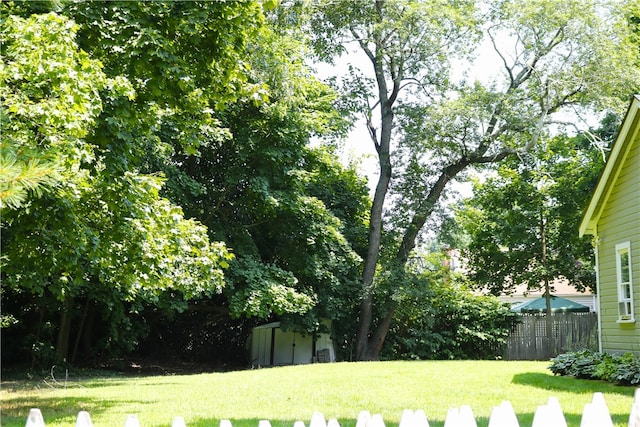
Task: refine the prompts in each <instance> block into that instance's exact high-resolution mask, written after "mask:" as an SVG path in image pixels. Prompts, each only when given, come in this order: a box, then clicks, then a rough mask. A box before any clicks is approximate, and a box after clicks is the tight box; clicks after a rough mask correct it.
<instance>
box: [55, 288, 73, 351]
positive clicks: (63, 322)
mask: <svg viewBox="0 0 640 427" xmlns="http://www.w3.org/2000/svg"><path fill="white" fill-rule="evenodd" d="M72 309H73V298H71V297H70V296H67V297H65V299H64V302H63V304H62V314H61V315H60V329H58V339H57V340H56V359H57V361H58V362H63V361H66V359H67V355H68V354H69V341H70V337H71V320H72V316H73V311H72Z"/></svg>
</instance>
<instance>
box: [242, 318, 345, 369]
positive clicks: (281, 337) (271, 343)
mask: <svg viewBox="0 0 640 427" xmlns="http://www.w3.org/2000/svg"><path fill="white" fill-rule="evenodd" d="M335 360H336V355H335V350H334V347H333V341H332V340H331V337H330V335H329V334H327V333H322V334H320V335H319V336H318V337H316V339H314V338H313V337H312V336H311V335H310V334H306V335H302V334H300V333H296V332H293V331H287V332H284V331H283V330H282V329H280V322H272V323H267V324H266V325H260V326H257V327H255V328H253V330H252V331H251V365H253V366H278V365H302V364H307V363H316V362H335Z"/></svg>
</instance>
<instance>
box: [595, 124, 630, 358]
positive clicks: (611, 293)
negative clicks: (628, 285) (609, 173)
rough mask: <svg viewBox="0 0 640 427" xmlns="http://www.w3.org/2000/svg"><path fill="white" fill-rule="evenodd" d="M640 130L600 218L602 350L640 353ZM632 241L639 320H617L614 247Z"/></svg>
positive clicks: (599, 263) (598, 252)
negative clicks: (627, 321)
mask: <svg viewBox="0 0 640 427" xmlns="http://www.w3.org/2000/svg"><path fill="white" fill-rule="evenodd" d="M639 140H640V133H637V134H636V136H635V141H634V143H632V144H631V148H630V150H631V151H630V153H629V156H628V157H627V159H626V162H625V163H624V164H623V165H622V167H621V169H620V175H619V176H618V179H617V180H616V181H615V184H614V186H613V188H612V189H611V194H610V196H609V199H608V202H607V205H606V206H605V208H604V210H603V212H602V215H601V217H600V219H599V221H598V248H597V255H598V266H599V303H600V307H599V310H598V311H599V312H600V314H601V316H602V317H601V328H602V330H601V337H602V350H603V351H606V352H624V351H633V352H637V353H640V142H639ZM626 241H630V242H631V265H632V280H633V292H634V315H635V319H636V323H619V322H618V288H617V271H616V258H615V246H616V244H618V243H623V242H626Z"/></svg>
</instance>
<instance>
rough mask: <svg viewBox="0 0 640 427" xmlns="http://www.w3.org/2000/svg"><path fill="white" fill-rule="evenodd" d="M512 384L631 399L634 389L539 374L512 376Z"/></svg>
mask: <svg viewBox="0 0 640 427" xmlns="http://www.w3.org/2000/svg"><path fill="white" fill-rule="evenodd" d="M512 382H513V383H514V384H521V385H528V386H532V387H536V388H540V389H543V390H556V391H562V392H567V393H576V394H585V393H595V392H602V393H607V394H618V395H620V396H625V397H633V393H634V391H635V388H634V387H625V386H619V385H615V384H611V383H607V382H604V381H594V380H583V379H578V378H573V377H563V376H554V375H550V374H543V373H539V372H527V373H522V374H516V375H514V376H513V380H512Z"/></svg>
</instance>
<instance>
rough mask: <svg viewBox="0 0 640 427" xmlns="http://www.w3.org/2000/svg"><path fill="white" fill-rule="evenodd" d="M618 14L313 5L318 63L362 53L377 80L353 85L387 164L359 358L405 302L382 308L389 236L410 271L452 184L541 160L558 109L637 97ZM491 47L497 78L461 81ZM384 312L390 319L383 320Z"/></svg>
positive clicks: (609, 9) (591, 8)
mask: <svg viewBox="0 0 640 427" xmlns="http://www.w3.org/2000/svg"><path fill="white" fill-rule="evenodd" d="M619 12H620V10H619V9H618V8H616V7H615V6H613V5H611V4H609V3H607V2H589V1H582V0H576V1H570V2H567V1H551V0H540V1H533V2H532V1H514V0H505V1H500V2H487V3H482V2H472V1H469V2H462V3H461V2H459V1H456V2H449V1H444V0H443V1H438V2H410V1H401V0H397V1H396V0H379V1H376V2H370V3H361V2H350V1H345V2H335V1H328V2H322V3H318V4H315V9H314V13H313V15H312V19H311V22H312V24H311V25H310V28H311V29H312V30H313V31H314V33H315V35H316V36H317V37H316V39H315V46H316V48H317V51H318V52H319V53H320V55H321V57H322V58H325V59H329V60H332V59H334V58H335V57H336V56H338V55H339V54H342V53H344V52H348V51H349V49H350V48H351V47H353V46H355V49H354V50H359V52H360V53H361V54H363V55H364V57H365V58H367V59H368V62H369V63H368V65H369V67H370V70H371V72H370V73H369V75H371V76H372V78H366V77H363V76H362V75H361V73H359V72H357V71H358V69H357V68H356V67H353V68H351V74H350V75H349V76H348V78H347V79H345V83H346V86H345V89H344V90H345V92H346V93H347V94H348V95H349V96H350V99H351V100H352V104H353V105H354V106H355V107H357V108H358V109H359V113H361V115H362V116H363V118H364V121H365V123H366V125H367V128H368V130H369V132H370V135H371V140H372V143H373V144H374V146H375V148H376V151H377V153H378V159H379V166H380V169H379V180H378V183H377V186H376V190H375V193H374V200H373V205H372V209H371V215H370V231H369V243H368V252H367V256H366V259H365V266H364V270H363V274H362V279H361V298H362V303H361V309H360V316H359V328H358V338H357V351H356V353H357V358H358V359H375V358H376V357H377V355H378V354H379V352H380V350H381V348H382V345H383V343H384V340H385V337H386V333H387V331H388V330H389V325H390V324H391V321H392V319H393V312H394V310H395V307H396V304H395V303H393V299H391V298H389V297H388V295H387V296H385V294H384V293H383V294H382V295H381V294H380V293H378V295H380V296H381V297H382V298H380V299H376V300H375V301H374V295H376V286H377V285H376V279H375V278H376V271H377V269H378V264H379V260H380V259H381V258H380V257H381V249H382V246H381V243H382V242H383V236H384V233H383V231H384V230H385V227H386V230H390V229H392V231H393V232H394V233H395V234H396V235H398V236H401V237H400V238H399V239H398V240H394V239H393V237H392V236H390V237H391V241H395V244H391V245H385V246H384V249H385V250H387V248H389V249H388V250H389V251H390V252H393V253H392V254H389V255H387V256H384V257H383V259H387V260H389V262H391V263H392V265H389V266H386V267H385V269H397V270H399V271H400V272H401V271H402V269H403V267H404V265H405V264H406V262H407V260H408V259H409V257H410V256H411V252H412V250H413V249H414V247H415V246H416V244H417V242H418V239H419V237H420V234H421V233H422V232H424V231H425V227H426V226H428V225H429V221H430V220H431V219H432V214H433V212H434V210H436V209H437V208H438V206H439V205H440V204H441V203H442V199H443V196H446V194H447V192H446V191H445V189H446V187H447V185H448V183H449V182H451V181H452V180H453V179H455V178H456V177H458V178H460V177H463V173H464V172H465V171H467V170H469V169H471V168H477V167H481V166H483V165H486V164H490V163H495V162H499V161H501V160H504V159H505V158H507V157H510V156H515V155H518V154H522V153H526V152H528V151H530V150H531V149H532V148H534V147H535V146H536V145H537V144H538V142H539V141H540V140H541V139H542V137H543V136H544V135H545V134H546V132H548V131H549V129H550V126H551V125H553V124H556V125H557V124H558V122H560V121H563V118H562V115H561V113H566V112H576V111H578V112H582V111H588V110H590V109H591V111H593V109H595V110H596V111H599V110H602V109H606V108H609V107H615V106H616V104H618V106H619V105H620V104H621V102H620V97H622V98H623V99H626V98H627V97H628V96H629V93H632V92H633V90H634V89H636V88H637V81H638V75H639V74H638V69H637V67H635V66H633V64H634V63H635V59H636V58H637V46H634V45H632V44H631V43H629V42H628V41H629V40H628V38H627V33H628V30H629V28H628V26H626V25H620V24H621V22H622V19H623V17H622V16H620V14H619ZM480 46H489V47H490V49H491V50H492V54H493V57H492V61H494V62H493V63H495V64H498V69H497V70H496V71H495V73H494V74H493V77H492V78H491V79H480V78H476V77H475V76H474V75H473V74H472V72H471V71H468V72H466V73H462V76H460V75H458V74H455V73H452V72H451V70H452V68H453V66H454V65H457V68H458V69H460V68H462V69H466V70H472V69H473V70H479V69H480V68H481V66H482V65H484V64H480V63H478V62H476V63H475V64H474V61H473V59H474V58H473V56H472V55H470V54H472V53H474V52H477V51H479V50H480V49H479V47H480ZM353 56H354V55H352V57H353ZM480 60H486V58H480ZM622 104H624V102H623V103H622ZM564 122H565V123H566V120H564ZM574 123H575V122H574ZM392 141H393V142H394V143H395V146H396V147H397V148H396V149H395V150H392ZM390 190H391V193H390V194H392V195H393V196H394V197H392V198H391V200H388V199H389V198H388V197H387V194H388V193H389V191H390ZM385 205H386V211H385ZM385 212H389V213H391V215H385ZM376 305H378V308H380V307H384V308H383V309H382V310H377V311H378V312H379V313H383V315H382V316H379V317H376V318H374V307H375V306H376Z"/></svg>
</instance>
